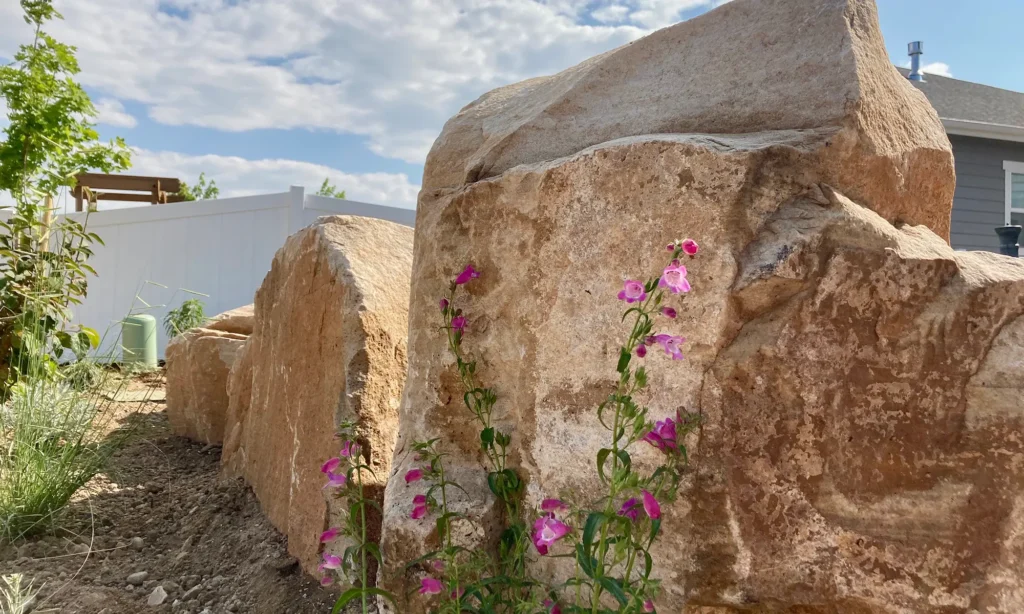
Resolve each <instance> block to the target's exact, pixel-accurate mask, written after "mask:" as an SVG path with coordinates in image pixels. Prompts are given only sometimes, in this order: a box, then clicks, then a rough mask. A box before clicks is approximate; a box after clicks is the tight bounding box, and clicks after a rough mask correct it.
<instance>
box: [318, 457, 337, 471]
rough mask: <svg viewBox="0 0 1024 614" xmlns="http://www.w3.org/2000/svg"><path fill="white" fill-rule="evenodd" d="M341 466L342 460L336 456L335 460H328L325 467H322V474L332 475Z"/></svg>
mask: <svg viewBox="0 0 1024 614" xmlns="http://www.w3.org/2000/svg"><path fill="white" fill-rule="evenodd" d="M340 464H341V459H340V458H338V457H337V456H335V457H334V458H329V459H327V461H325V462H324V464H323V465H320V473H330V472H332V471H334V470H335V469H337V468H338V465H340Z"/></svg>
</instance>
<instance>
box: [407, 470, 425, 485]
mask: <svg viewBox="0 0 1024 614" xmlns="http://www.w3.org/2000/svg"><path fill="white" fill-rule="evenodd" d="M422 479H423V470H422V469H420V468H419V467H416V468H413V469H410V470H408V471H406V472H405V483H406V484H412V483H413V482H419V481H420V480H422Z"/></svg>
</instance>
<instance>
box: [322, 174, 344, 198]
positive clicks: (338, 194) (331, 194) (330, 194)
mask: <svg viewBox="0 0 1024 614" xmlns="http://www.w3.org/2000/svg"><path fill="white" fill-rule="evenodd" d="M316 195H317V196H326V197H327V198H345V190H339V189H338V188H337V186H333V185H331V182H330V180H329V179H328V178H327V177H325V178H324V182H323V183H321V184H320V189H319V190H317V191H316Z"/></svg>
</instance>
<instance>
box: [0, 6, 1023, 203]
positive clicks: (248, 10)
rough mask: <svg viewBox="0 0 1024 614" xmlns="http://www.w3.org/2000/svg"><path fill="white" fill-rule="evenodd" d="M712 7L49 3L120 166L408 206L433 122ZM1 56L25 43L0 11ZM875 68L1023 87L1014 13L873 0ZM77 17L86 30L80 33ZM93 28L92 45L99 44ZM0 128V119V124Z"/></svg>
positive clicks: (227, 185)
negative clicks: (877, 26) (882, 57)
mask: <svg viewBox="0 0 1024 614" xmlns="http://www.w3.org/2000/svg"><path fill="white" fill-rule="evenodd" d="M721 2H722V0H375V1H373V2H367V1H366V0H55V3H56V4H57V6H58V8H59V9H60V10H61V11H62V12H63V13H64V14H65V16H66V18H67V19H66V21H65V22H64V23H59V24H55V25H54V26H53V27H52V28H50V31H51V33H52V34H54V35H55V36H57V37H58V38H59V39H60V40H63V41H67V42H70V43H72V44H75V45H77V46H78V47H79V57H80V61H81V64H82V68H83V72H82V75H81V80H82V82H83V83H84V84H85V86H86V88H87V90H88V91H89V92H90V94H91V95H92V97H93V99H94V101H96V103H97V106H98V107H99V108H100V110H101V120H102V121H101V125H100V131H101V134H102V135H103V136H104V137H112V136H116V135H120V136H123V137H124V138H125V139H126V140H127V141H128V143H129V144H130V145H131V146H133V147H134V148H136V149H137V152H136V155H135V167H134V168H133V172H136V173H139V174H154V175H164V176H176V177H180V178H182V179H185V180H187V181H191V180H192V179H193V178H194V177H195V176H196V175H198V173H199V172H200V171H206V172H207V174H208V175H210V176H212V177H213V178H214V179H216V180H217V182H218V184H219V185H220V186H221V188H222V193H223V194H222V195H228V196H230V195H241V194H246V193H254V192H269V191H284V190H287V188H288V186H289V185H290V184H300V185H306V186H308V187H310V188H313V187H315V186H316V185H318V184H319V183H320V182H321V181H322V180H323V178H324V177H330V179H331V181H332V182H333V183H335V184H337V185H338V186H339V187H342V188H345V189H346V190H348V194H349V197H350V198H353V199H357V200H363V201H369V202H378V203H386V204H393V205H399V206H407V207H411V206H414V205H415V196H416V192H417V190H418V184H419V181H420V176H421V174H422V170H423V166H422V164H423V159H424V157H425V155H426V151H427V150H428V149H429V146H430V143H431V142H432V141H433V139H434V138H435V137H436V135H437V134H438V132H439V131H440V128H441V126H442V125H443V123H444V121H445V119H447V118H448V117H450V116H451V115H452V114H453V113H455V112H456V111H458V109H459V108H460V107H461V106H463V105H464V104H466V103H468V102H470V101H471V100H473V99H474V98H476V97H477V96H479V95H480V94H482V93H483V92H486V91H488V90H490V89H493V88H494V87H497V86H500V85H503V84H506V83H510V82H514V81H519V80H522V79H525V78H529V77H533V76H537V75H542V74H550V73H553V72H557V71H558V70H561V69H563V68H566V67H568V66H571V65H573V64H576V63H578V62H579V61H581V60H583V59H585V58H587V57H590V56H592V55H594V54H596V53H600V52H602V51H605V50H607V49H611V48H613V47H616V46H618V45H621V44H623V43H625V42H628V41H629V40H633V39H635V38H637V37H639V36H642V35H643V34H645V33H647V32H650V31H652V30H654V29H657V28H660V27H664V26H666V25H670V24H671V23H673V22H675V21H678V20H680V19H687V18H691V17H694V16H696V15H699V14H701V13H703V12H705V11H707V10H709V9H710V8H711V7H713V6H715V5H717V4H720V3H721ZM0 5H2V6H0V57H10V54H11V53H13V51H14V49H16V47H17V45H18V44H19V43H22V42H24V41H25V40H26V38H27V36H28V31H27V29H26V28H25V27H24V26H23V25H22V24H21V23H20V21H21V20H20V16H19V9H18V7H17V6H16V3H15V2H14V1H13V0H8V1H7V2H0ZM878 6H879V13H880V17H881V24H882V30H883V34H884V35H885V38H886V41H887V45H888V50H889V54H890V56H891V58H892V59H893V61H894V62H896V63H903V62H905V61H906V59H907V57H906V44H907V43H908V42H909V41H911V40H923V41H924V43H925V51H926V53H925V58H924V63H925V65H926V67H928V68H929V69H930V70H931V71H933V72H935V73H936V74H948V75H952V76H953V77H955V78H960V79H966V80H970V81H977V82H981V83H986V84H989V85H994V86H997V87H1003V88H1007V89H1014V90H1017V91H1024V69H1022V68H1020V60H1021V58H1024V38H1022V37H1020V36H1019V30H1020V24H1021V23H1024V2H1021V1H1020V0H979V1H976V2H963V1H962V0H927V1H925V0H918V1H910V0H878ZM82 24H89V27H81V26H82ZM97 32H102V33H103V35H97V34H96V33H97ZM0 121H2V120H0Z"/></svg>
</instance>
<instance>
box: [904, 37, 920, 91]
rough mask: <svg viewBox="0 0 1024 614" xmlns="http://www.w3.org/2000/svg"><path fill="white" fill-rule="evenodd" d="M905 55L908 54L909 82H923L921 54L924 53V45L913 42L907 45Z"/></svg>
mask: <svg viewBox="0 0 1024 614" xmlns="http://www.w3.org/2000/svg"><path fill="white" fill-rule="evenodd" d="M907 53H909V54H910V75H908V76H907V78H908V79H910V80H911V81H924V74H923V73H922V72H921V54H923V53H924V43H922V42H921V41H914V42H912V43H910V44H909V45H907Z"/></svg>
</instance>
